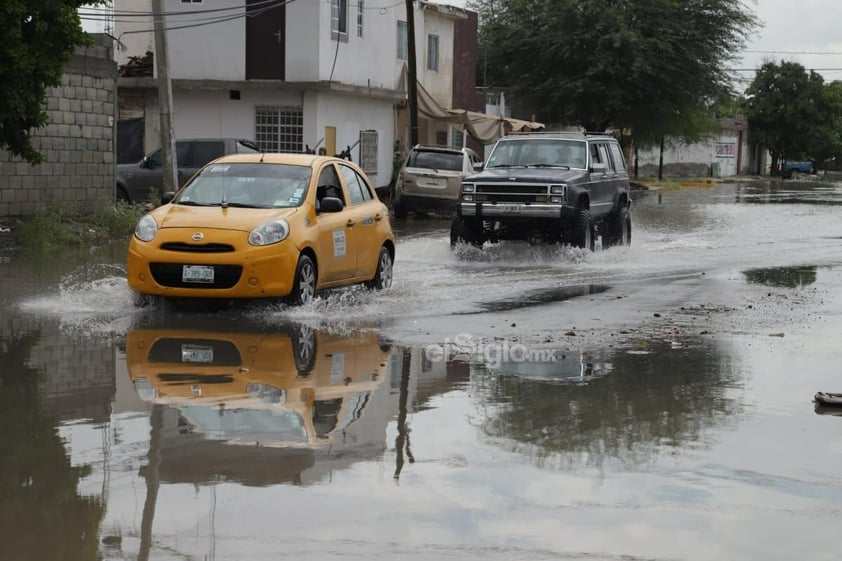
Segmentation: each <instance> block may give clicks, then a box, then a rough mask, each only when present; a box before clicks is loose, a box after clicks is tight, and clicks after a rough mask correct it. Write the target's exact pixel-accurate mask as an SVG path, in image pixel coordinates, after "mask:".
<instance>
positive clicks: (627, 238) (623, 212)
mask: <svg viewBox="0 0 842 561" xmlns="http://www.w3.org/2000/svg"><path fill="white" fill-rule="evenodd" d="M631 228H632V226H631V213H629V209H628V207H626V206H623V207H621V208H620V209H619V210H618V211H617V212H615V213H613V214H611V216H610V217H609V218H608V240H607V242H608V245H609V246H614V245H623V246H628V245H631V236H632V230H631Z"/></svg>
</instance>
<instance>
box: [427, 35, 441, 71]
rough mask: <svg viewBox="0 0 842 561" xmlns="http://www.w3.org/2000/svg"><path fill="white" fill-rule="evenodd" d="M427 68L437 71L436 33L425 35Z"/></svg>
mask: <svg viewBox="0 0 842 561" xmlns="http://www.w3.org/2000/svg"><path fill="white" fill-rule="evenodd" d="M427 70H433V71H435V72H438V71H439V36H438V35H427Z"/></svg>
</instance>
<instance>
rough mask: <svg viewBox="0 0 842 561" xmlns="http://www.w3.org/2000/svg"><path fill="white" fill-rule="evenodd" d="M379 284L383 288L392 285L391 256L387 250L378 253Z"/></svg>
mask: <svg viewBox="0 0 842 561" xmlns="http://www.w3.org/2000/svg"><path fill="white" fill-rule="evenodd" d="M380 284H382V285H383V288H389V287H390V286H392V257H391V256H390V255H389V252H388V251H384V252H383V253H382V254H381V255H380Z"/></svg>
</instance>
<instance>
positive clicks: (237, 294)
mask: <svg viewBox="0 0 842 561" xmlns="http://www.w3.org/2000/svg"><path fill="white" fill-rule="evenodd" d="M163 202H164V204H163V205H162V206H160V207H158V208H156V209H155V210H152V211H151V212H149V213H148V214H146V215H144V216H143V217H142V218H141V219H140V221H139V222H138V225H137V228H136V229H135V232H134V235H133V236H132V238H131V241H130V243H129V250H128V264H127V265H128V266H127V278H128V283H129V286H130V287H131V288H132V290H134V291H135V292H136V293H137V294H138V295H139V297H138V303H139V304H142V303H143V302H144V301H146V300H148V298H147V297H149V296H153V297H154V296H158V297H171V298H216V299H219V298H269V297H272V298H274V297H285V298H288V299H289V300H290V301H291V302H292V303H294V304H306V303H308V302H310V301H311V300H313V298H314V297H315V296H316V293H317V292H318V291H319V290H322V289H326V288H333V287H338V286H346V285H350V284H356V283H365V284H367V285H368V286H370V287H372V288H375V289H383V288H388V287H389V286H390V285H391V283H392V263H393V260H394V257H395V237H394V234H393V233H392V228H391V225H390V222H389V211H388V209H387V208H386V205H384V204H383V203H382V202H380V200H379V199H378V198H377V195H376V194H375V192H374V188H373V187H372V185H371V182H370V180H369V178H368V177H367V176H366V175H365V173H364V172H363V171H362V170H361V169H360V168H359V167H358V166H357V165H356V164H354V163H352V162H349V161H346V160H341V159H339V158H334V157H327V156H314V155H310V154H238V155H232V156H223V157H222V158H219V159H217V160H215V161H213V162H212V163H210V164H208V165H206V166H205V167H204V168H203V169H202V170H201V171H200V172H199V173H198V174H196V175H195V176H194V177H193V179H192V180H190V181H189V182H188V183H187V185H185V186H184V187H183V188H182V189H181V190H180V191H179V192H178V193H177V194H173V193H165V194H164V198H163Z"/></svg>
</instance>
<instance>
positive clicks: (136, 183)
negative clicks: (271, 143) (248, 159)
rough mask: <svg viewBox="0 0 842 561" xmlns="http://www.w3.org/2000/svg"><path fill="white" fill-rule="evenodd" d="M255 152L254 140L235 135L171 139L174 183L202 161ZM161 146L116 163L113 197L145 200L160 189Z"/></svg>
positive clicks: (162, 173)
mask: <svg viewBox="0 0 842 561" xmlns="http://www.w3.org/2000/svg"><path fill="white" fill-rule="evenodd" d="M253 152H259V149H258V147H257V144H255V143H254V142H252V141H251V140H243V139H239V138H190V139H184V140H177V141H176V143H175V161H176V167H177V168H178V185H179V187H180V186H182V185H184V184H185V183H186V182H187V180H188V179H190V178H191V177H193V175H194V174H195V173H196V172H197V171H199V170H200V169H201V168H202V166H204V165H205V164H206V163H208V162H210V161H212V160H215V159H217V158H219V157H220V156H226V155H228V154H248V153H253ZM162 166H163V163H162V161H161V150H160V149H158V150H155V151H154V152H152V153H151V154H148V155H146V156H145V157H144V158H143V159H142V160H141V161H139V162H137V163H134V164H120V165H118V166H117V177H116V180H117V185H116V192H115V194H116V197H117V199H118V200H122V201H126V202H128V203H137V202H143V201H148V200H149V198H150V196H151V195H153V194H155V195H157V196H159V197H160V196H161V194H162V193H163V183H164V171H163V167H162Z"/></svg>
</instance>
